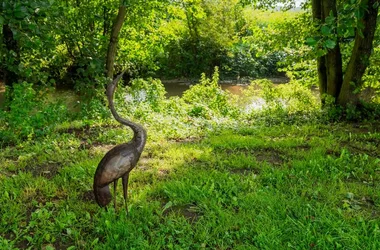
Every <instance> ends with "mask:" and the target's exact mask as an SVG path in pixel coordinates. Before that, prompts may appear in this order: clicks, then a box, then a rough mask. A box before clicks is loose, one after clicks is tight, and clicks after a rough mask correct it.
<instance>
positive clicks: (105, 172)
mask: <svg viewBox="0 0 380 250" xmlns="http://www.w3.org/2000/svg"><path fill="white" fill-rule="evenodd" d="M123 74H124V73H121V74H120V75H118V76H117V77H116V78H115V80H113V81H112V82H111V83H109V84H108V86H107V92H106V93H107V99H108V103H109V107H110V109H111V113H112V115H113V117H114V118H115V119H116V120H117V121H118V122H120V123H121V124H123V125H125V126H127V127H129V128H131V129H132V131H133V138H132V140H131V141H129V142H127V143H123V144H120V145H117V146H115V147H114V148H112V149H111V150H110V151H108V152H107V153H106V154H105V156H104V157H103V159H102V160H101V161H100V163H99V165H98V167H97V169H96V172H95V176H94V194H95V200H96V202H97V203H98V205H99V206H101V207H106V206H107V205H108V204H109V203H110V201H111V200H112V195H111V192H110V188H109V185H110V184H111V183H113V184H114V207H115V210H116V187H117V181H118V180H119V179H120V178H122V183H123V192H124V202H125V207H126V210H127V213H128V204H127V198H128V179H129V173H130V172H131V170H132V169H133V168H134V167H135V166H136V164H137V162H138V160H139V158H140V155H141V153H142V151H143V149H144V146H145V143H146V137H147V134H146V131H145V129H144V128H143V127H142V126H141V125H139V124H136V123H133V122H131V121H129V120H127V119H124V118H122V117H120V116H119V114H118V113H117V112H116V110H115V106H114V102H113V99H114V93H115V90H116V87H117V84H118V82H119V81H120V78H121V77H122V76H123ZM106 209H107V208H106Z"/></svg>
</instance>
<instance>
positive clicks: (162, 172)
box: [158, 169, 170, 179]
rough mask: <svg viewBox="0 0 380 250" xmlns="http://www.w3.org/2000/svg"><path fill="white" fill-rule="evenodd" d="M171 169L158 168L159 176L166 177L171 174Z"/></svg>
mask: <svg viewBox="0 0 380 250" xmlns="http://www.w3.org/2000/svg"><path fill="white" fill-rule="evenodd" d="M169 173H170V171H169V170H167V169H159V170H158V178H160V179H165V178H166V177H167V176H168V175H169Z"/></svg>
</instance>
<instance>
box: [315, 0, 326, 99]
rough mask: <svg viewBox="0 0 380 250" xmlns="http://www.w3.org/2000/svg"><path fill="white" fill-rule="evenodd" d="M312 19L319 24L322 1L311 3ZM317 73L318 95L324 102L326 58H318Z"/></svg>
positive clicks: (316, 0) (321, 14)
mask: <svg viewBox="0 0 380 250" xmlns="http://www.w3.org/2000/svg"><path fill="white" fill-rule="evenodd" d="M312 9H313V19H314V21H315V22H320V21H321V20H322V18H323V13H322V0H313V1H312ZM317 71H318V80H319V94H320V96H321V98H322V103H323V102H324V98H323V96H324V95H325V94H326V91H327V70H326V56H321V57H318V59H317Z"/></svg>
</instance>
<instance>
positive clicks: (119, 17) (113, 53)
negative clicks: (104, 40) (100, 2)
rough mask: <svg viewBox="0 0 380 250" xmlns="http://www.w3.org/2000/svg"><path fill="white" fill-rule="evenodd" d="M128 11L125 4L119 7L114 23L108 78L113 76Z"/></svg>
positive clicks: (109, 47) (108, 60)
mask: <svg viewBox="0 0 380 250" xmlns="http://www.w3.org/2000/svg"><path fill="white" fill-rule="evenodd" d="M126 13H127V8H126V6H125V5H122V6H120V7H119V13H118V14H117V17H116V19H115V21H114V23H113V26H112V32H111V39H110V43H109V45H108V51H107V61H106V75H107V77H108V78H113V66H114V62H115V56H116V50H117V43H118V37H119V33H120V30H121V28H122V26H123V23H124V19H125V15H126Z"/></svg>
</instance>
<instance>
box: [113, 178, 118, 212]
mask: <svg viewBox="0 0 380 250" xmlns="http://www.w3.org/2000/svg"><path fill="white" fill-rule="evenodd" d="M117 180H118V179H116V180H115V181H114V182H113V206H114V208H115V212H116V188H117Z"/></svg>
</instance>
